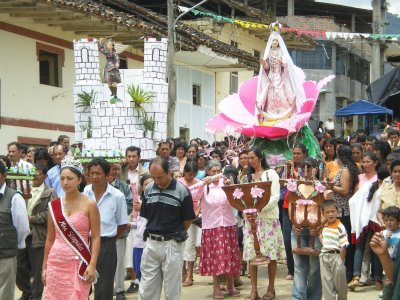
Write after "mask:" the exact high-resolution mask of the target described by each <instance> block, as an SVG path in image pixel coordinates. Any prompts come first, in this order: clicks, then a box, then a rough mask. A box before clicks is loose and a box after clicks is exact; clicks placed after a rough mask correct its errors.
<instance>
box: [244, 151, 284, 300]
mask: <svg viewBox="0 0 400 300" xmlns="http://www.w3.org/2000/svg"><path fill="white" fill-rule="evenodd" d="M248 155H249V167H248V170H247V174H248V181H249V182H253V181H254V182H260V181H272V184H271V195H270V199H269V202H268V204H267V205H266V206H265V207H264V208H263V209H262V210H261V212H260V213H259V215H258V217H257V218H258V221H259V223H260V229H259V240H260V252H261V255H262V256H264V257H266V258H267V259H268V260H269V264H268V289H267V292H266V293H265V295H264V296H263V299H265V300H271V299H274V298H275V275H276V267H277V264H276V261H277V260H281V259H285V258H286V253H285V247H284V243H283V236H282V231H281V224H280V223H279V208H278V201H279V195H280V185H279V176H278V174H277V173H276V171H275V170H273V169H271V168H270V167H269V166H268V164H267V162H266V160H265V158H264V156H263V154H262V152H261V151H260V150H259V149H257V148H252V149H250V151H249V154H248ZM243 232H244V243H243V244H244V247H243V259H244V260H246V261H252V260H253V259H254V258H255V257H256V253H255V250H254V238H253V234H252V232H251V226H250V223H249V222H245V227H244V229H243ZM250 278H251V293H250V295H249V296H248V297H247V298H246V299H247V300H254V299H259V296H258V289H257V267H256V266H251V265H250Z"/></svg>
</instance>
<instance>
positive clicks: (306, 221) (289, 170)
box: [280, 162, 331, 256]
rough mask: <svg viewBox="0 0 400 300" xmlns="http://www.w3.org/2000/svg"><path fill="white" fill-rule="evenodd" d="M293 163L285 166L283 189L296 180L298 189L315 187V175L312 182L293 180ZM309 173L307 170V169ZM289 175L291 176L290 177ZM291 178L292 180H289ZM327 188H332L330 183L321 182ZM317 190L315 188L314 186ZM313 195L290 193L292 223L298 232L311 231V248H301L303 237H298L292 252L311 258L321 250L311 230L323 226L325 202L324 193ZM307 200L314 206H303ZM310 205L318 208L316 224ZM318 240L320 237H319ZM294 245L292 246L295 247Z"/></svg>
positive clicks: (315, 212)
mask: <svg viewBox="0 0 400 300" xmlns="http://www.w3.org/2000/svg"><path fill="white" fill-rule="evenodd" d="M293 168H294V166H293V163H292V162H288V163H287V164H286V166H285V171H286V177H285V178H284V179H281V180H280V184H281V186H282V187H283V186H284V185H285V184H286V183H287V182H288V180H290V179H294V180H296V183H297V189H298V188H299V186H301V185H306V186H314V185H315V182H316V181H317V179H316V178H315V174H313V176H312V177H313V179H312V180H306V181H304V180H298V179H299V178H293V177H295V176H293V174H294V172H293ZM306 173H307V169H306ZM288 175H289V176H288ZM288 177H291V178H288ZM320 183H321V184H323V185H324V186H325V188H326V189H329V188H330V187H331V184H330V183H327V182H320ZM314 189H315V186H314ZM310 196H311V195H302V196H300V195H298V194H297V193H296V192H289V197H288V200H289V219H290V221H291V222H292V224H293V226H294V227H295V228H296V229H297V230H301V229H302V228H303V227H308V228H309V229H310V246H309V247H301V236H300V235H297V236H296V240H297V245H296V247H295V248H292V252H293V253H294V254H300V255H311V256H318V255H319V250H318V249H315V235H312V234H311V230H314V231H315V232H316V231H317V228H318V227H320V226H321V216H322V209H321V207H322V202H324V195H323V193H317V194H316V195H314V196H312V197H310ZM301 198H302V199H301ZM302 200H306V201H312V203H313V204H303V203H301V202H300V201H302ZM310 205H313V206H315V207H316V209H315V211H314V212H313V214H314V217H316V220H315V221H314V222H311V217H310V216H309V213H308V209H309V207H310ZM301 207H304V211H303V212H300V213H299V212H298V211H297V210H300V208H301ZM298 217H300V218H301V221H300V222H299V220H298ZM317 238H318V237H317ZM293 246H294V245H292V247H293Z"/></svg>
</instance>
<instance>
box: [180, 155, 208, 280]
mask: <svg viewBox="0 0 400 300" xmlns="http://www.w3.org/2000/svg"><path fill="white" fill-rule="evenodd" d="M198 170H199V168H198V166H197V163H196V162H195V161H192V160H189V161H188V162H187V163H186V165H185V167H184V168H183V177H181V178H179V179H178V181H180V182H181V183H183V184H184V185H185V186H186V187H187V188H189V187H190V186H192V185H194V184H196V183H198V182H200V181H201V180H200V179H197V178H196V175H197V171H198ZM190 193H191V195H192V200H193V208H194V212H195V214H196V216H197V215H198V214H199V211H200V206H199V204H200V199H201V197H202V196H203V188H202V187H200V188H198V189H193V190H191V191H190ZM198 229H199V228H198V227H197V226H196V225H194V224H192V225H190V227H189V228H188V230H187V233H188V235H189V237H188V239H187V240H186V241H185V252H184V253H183V260H184V261H185V262H186V277H185V280H184V281H183V286H184V287H186V286H191V285H192V284H193V267H194V261H195V260H196V240H197V234H198V233H199V232H198ZM184 273H185V272H184Z"/></svg>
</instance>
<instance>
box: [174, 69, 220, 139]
mask: <svg viewBox="0 0 400 300" xmlns="http://www.w3.org/2000/svg"><path fill="white" fill-rule="evenodd" d="M176 78H177V105H176V109H175V128H174V132H175V136H178V135H179V128H180V127H183V128H188V129H189V134H190V138H195V137H200V138H203V139H204V138H206V139H209V137H208V136H207V135H206V133H205V130H204V128H205V124H206V122H207V121H208V120H209V119H210V118H212V117H213V116H214V115H215V73H212V72H206V71H204V70H200V69H196V68H193V67H186V66H177V68H176ZM193 84H198V85H200V86H201V93H200V97H201V105H200V106H198V105H193V98H192V96H193V95H192V93H193V91H192V85H193Z"/></svg>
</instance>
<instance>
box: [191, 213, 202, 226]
mask: <svg viewBox="0 0 400 300" xmlns="http://www.w3.org/2000/svg"><path fill="white" fill-rule="evenodd" d="M192 224H194V225H196V226H197V227H199V228H201V226H202V219H201V214H199V215H197V217H196V218H194V219H193V221H192Z"/></svg>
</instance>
